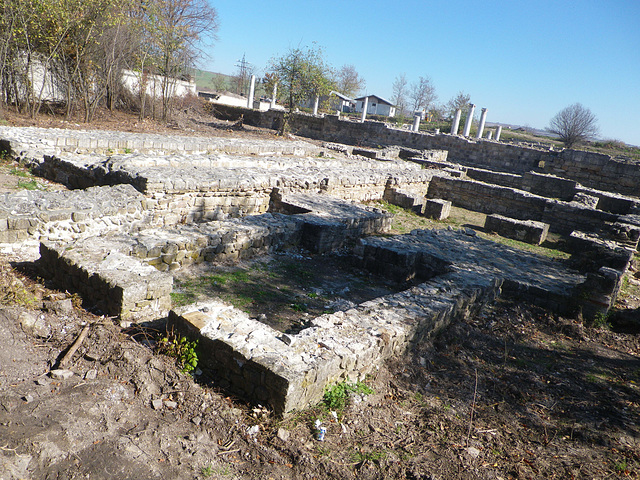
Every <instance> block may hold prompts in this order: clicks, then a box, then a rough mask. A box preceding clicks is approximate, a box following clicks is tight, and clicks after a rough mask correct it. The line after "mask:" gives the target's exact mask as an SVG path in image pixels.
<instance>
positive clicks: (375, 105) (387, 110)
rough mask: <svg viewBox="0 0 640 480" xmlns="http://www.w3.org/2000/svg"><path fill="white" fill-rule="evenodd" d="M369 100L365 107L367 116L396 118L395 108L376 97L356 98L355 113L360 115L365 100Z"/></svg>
mask: <svg viewBox="0 0 640 480" xmlns="http://www.w3.org/2000/svg"><path fill="white" fill-rule="evenodd" d="M367 99H369V103H368V105H367V115H384V116H387V117H395V116H396V107H395V105H393V104H392V103H391V102H389V101H387V100H385V99H384V98H382V97H378V96H377V95H367V96H365V97H360V98H356V112H357V113H362V110H363V109H364V104H365V102H366V100H367Z"/></svg>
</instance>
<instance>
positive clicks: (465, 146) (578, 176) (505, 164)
mask: <svg viewBox="0 0 640 480" xmlns="http://www.w3.org/2000/svg"><path fill="white" fill-rule="evenodd" d="M234 110H235V111H236V112H237V115H238V116H239V115H240V113H242V114H244V115H245V117H244V118H245V121H246V122H247V123H250V124H252V125H259V126H263V127H266V128H274V125H279V124H280V122H281V117H282V112H275V111H268V112H257V111H253V110H247V109H234V108H233V107H230V108H228V109H227V113H229V114H230V113H231V112H232V111H234ZM290 122H291V125H292V128H293V130H294V131H295V132H296V133H297V134H299V135H304V136H308V137H311V138H318V139H322V140H328V141H332V142H340V143H348V144H353V145H369V146H376V145H378V144H380V145H400V146H404V147H409V148H415V149H419V150H446V151H447V152H448V160H449V161H451V162H457V163H461V164H462V165H467V166H472V167H480V168H488V169H491V170H495V171H501V172H510V173H519V174H523V173H525V172H529V171H532V170H536V171H539V172H540V173H547V174H552V175H556V176H558V177H562V178H566V179H570V180H574V181H576V182H579V183H581V184H582V185H585V186H587V187H589V188H597V189H599V190H606V191H610V192H616V193H621V194H623V195H631V196H638V195H639V194H638V185H640V164H639V163H638V162H632V161H626V160H618V159H614V158H612V157H610V156H608V155H603V154H598V153H592V152H584V151H579V150H564V151H562V152H556V151H549V150H546V149H538V148H534V147H528V146H520V145H513V144H507V143H501V142H496V141H490V140H471V139H467V138H464V137H461V136H457V135H447V134H438V135H436V134H429V133H418V132H411V131H407V130H401V129H397V128H393V127H391V126H389V125H387V124H384V123H381V122H372V121H367V122H365V123H359V122H354V121H351V120H348V119H345V118H339V117H337V116H334V115H325V116H324V117H314V116H312V115H306V114H296V115H292V118H291V120H290Z"/></svg>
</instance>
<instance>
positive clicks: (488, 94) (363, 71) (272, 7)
mask: <svg viewBox="0 0 640 480" xmlns="http://www.w3.org/2000/svg"><path fill="white" fill-rule="evenodd" d="M209 2H210V3H211V5H212V6H213V7H215V8H216V10H217V11H218V15H219V22H220V28H219V30H218V40H217V41H215V42H214V43H213V46H212V47H209V48H207V49H206V51H207V53H208V54H209V55H210V58H209V59H205V60H203V62H202V64H201V67H202V68H204V69H206V70H210V71H215V72H220V73H226V74H234V73H235V72H236V71H237V68H236V64H237V63H238V60H239V59H241V58H242V55H243V54H244V55H246V60H247V61H248V62H250V63H251V64H252V65H253V66H255V67H256V69H257V70H258V72H257V73H258V74H262V73H264V71H265V69H266V67H267V65H268V62H269V60H270V59H271V58H273V57H277V56H280V55H283V54H284V53H286V52H287V51H288V49H289V48H292V47H298V46H309V45H312V43H313V42H316V43H317V44H318V45H320V46H321V47H323V48H324V51H325V59H326V60H327V62H328V63H330V64H331V65H332V66H334V67H335V68H340V67H341V66H342V65H345V64H353V65H354V66H355V67H356V70H357V71H358V73H359V74H360V75H361V76H362V77H364V78H365V80H366V82H367V89H366V93H368V94H376V95H379V96H381V97H383V98H387V99H391V97H392V84H393V81H394V79H395V78H396V76H398V75H399V74H402V73H404V74H406V76H407V80H408V81H409V82H410V83H411V82H413V81H416V80H417V79H418V77H420V76H429V77H431V79H432V82H433V84H434V86H435V88H436V93H437V94H438V100H439V102H440V103H445V102H447V101H448V100H449V99H450V98H451V97H453V96H455V95H456V94H457V93H458V92H459V91H463V92H464V93H467V94H469V95H471V101H472V102H473V103H475V104H476V106H477V108H478V109H479V108H483V107H486V108H487V109H488V115H487V121H488V122H502V123H510V124H517V125H527V126H531V127H535V128H544V127H546V126H547V125H548V123H549V120H550V119H551V118H552V117H553V116H554V115H555V114H556V113H557V112H558V111H560V110H561V109H563V108H564V107H566V106H568V105H570V104H573V103H576V102H579V103H581V104H582V105H584V106H585V107H588V108H589V109H591V111H592V112H593V113H594V114H595V115H596V117H597V118H598V124H599V127H600V136H601V138H608V139H618V140H622V141H625V142H627V143H631V144H634V145H639V146H640V0H573V1H572V0H564V1H562V0H550V1H535V0H531V1H514V0H511V1H502V0H491V1H489V2H480V1H463V0H448V1H447V0H445V1H439V2H431V1H426V0H423V1H419V0H403V1H397V0H396V1H377V0H369V1H361V0H343V1H334V0H323V1H313V2H311V1H306V0H271V1H268V2H258V1H250V0H209Z"/></svg>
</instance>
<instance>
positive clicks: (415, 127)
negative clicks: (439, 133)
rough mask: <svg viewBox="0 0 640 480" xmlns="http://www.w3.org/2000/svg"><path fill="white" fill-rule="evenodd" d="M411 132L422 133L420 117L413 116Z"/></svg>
mask: <svg viewBox="0 0 640 480" xmlns="http://www.w3.org/2000/svg"><path fill="white" fill-rule="evenodd" d="M411 130H412V131H414V132H419V131H420V115H414V116H413V126H412V127H411Z"/></svg>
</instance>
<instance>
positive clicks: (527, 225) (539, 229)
mask: <svg viewBox="0 0 640 480" xmlns="http://www.w3.org/2000/svg"><path fill="white" fill-rule="evenodd" d="M484 229H485V231H487V232H495V233H497V234H498V235H500V236H503V237H506V238H513V239H514V240H519V241H521V242H525V243H531V244H533V245H540V244H541V243H543V242H544V241H545V240H546V239H547V234H548V233H549V225H548V224H546V223H542V222H535V221H533V220H516V219H513V218H509V217H504V216H502V215H496V214H493V215H487V218H486V219H485V223H484Z"/></svg>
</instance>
